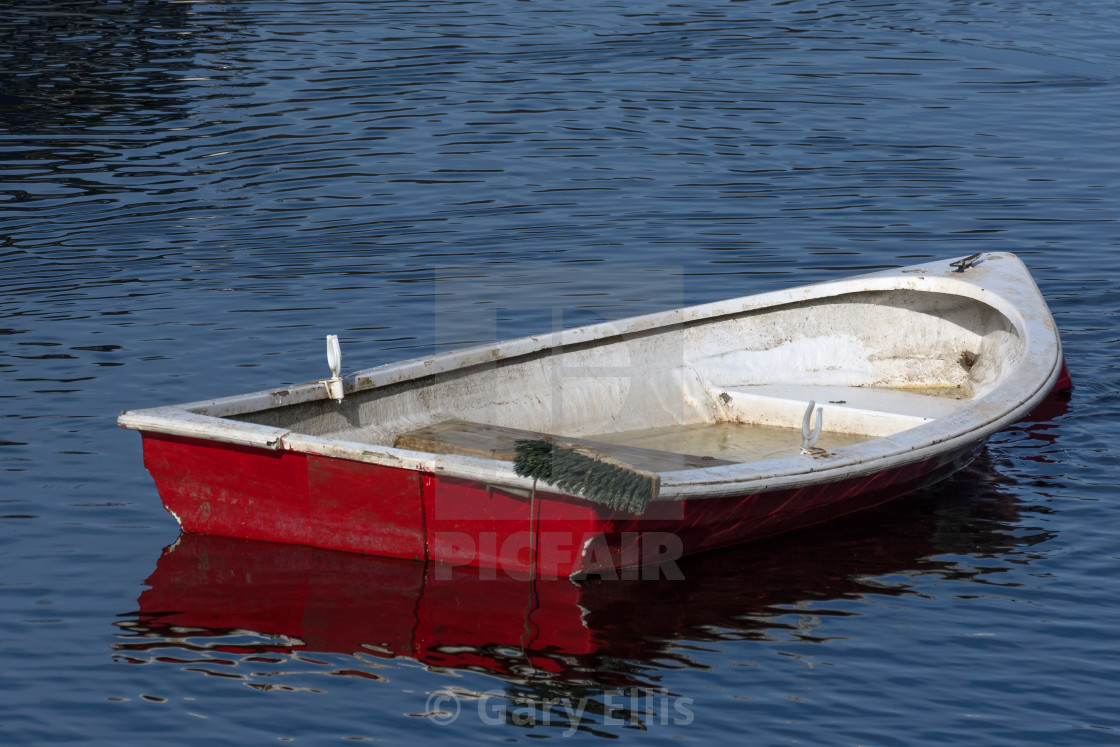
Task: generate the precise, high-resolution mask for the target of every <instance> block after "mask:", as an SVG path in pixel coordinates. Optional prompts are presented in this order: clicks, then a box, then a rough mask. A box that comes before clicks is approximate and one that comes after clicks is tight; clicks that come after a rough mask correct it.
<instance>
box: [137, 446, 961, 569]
mask: <svg viewBox="0 0 1120 747" xmlns="http://www.w3.org/2000/svg"><path fill="white" fill-rule="evenodd" d="M977 446H978V444H977V445H973V446H971V447H969V448H968V449H965V450H958V451H955V452H952V453H948V454H944V455H941V456H939V457H938V458H936V459H928V460H925V461H922V462H917V463H914V464H910V465H907V466H905V467H902V468H899V469H896V470H891V471H886V472H880V473H877V474H873V475H869V476H865V477H860V478H854V479H850V480H844V481H839V482H833V483H823V484H817V485H810V486H807V487H803V488H799V489H795V490H780V491H773V492H767V493H759V494H755V495H745V496H736V497H729V498H705V499H694V500H688V501H674V502H655V503H653V504H651V506H650V509H649V510H648V511H647V512H646V513H645V514H644V515H642V516H633V515H630V514H625V513H619V512H612V511H609V510H606V509H603V508H602V507H600V506H596V505H594V504H591V503H588V502H586V501H583V500H580V499H578V498H572V497H569V496H564V495H556V494H551V493H538V494H537V499H536V501H535V502H533V501H530V500H529V499H528V498H525V497H522V496H519V495H516V494H513V493H510V492H506V491H503V490H501V489H498V488H494V487H489V486H486V485H482V484H479V483H475V482H470V481H466V480H460V479H455V478H448V477H442V476H436V475H431V474H420V473H416V472H411V471H408V470H404V469H398V468H392V467H384V466H380V465H373V464H364V463H360V462H351V461H346V460H341V459H330V458H324V457H319V456H315V455H306V454H299V453H293V452H277V451H270V450H267V449H255V448H251V447H244V446H235V445H231V444H223V443H217V442H212V441H204V440H199V439H191V438H183V437H179V436H166V435H161V434H152V433H146V434H144V457H145V465H146V466H147V468H148V470H149V472H150V473H151V474H152V476H153V478H154V479H155V481H156V485H157V486H158V488H159V492H160V495H161V497H162V499H163V502H164V505H165V506H166V507H167V509H168V510H169V511H170V512H171V513H172V514H173V515H174V516H175V517H176V518H177V519H178V520H179V523H180V524H181V526H182V528H183V529H184V530H185V531H188V532H194V533H197V534H216V535H224V536H229V537H243V538H247V539H257V540H267V541H272V542H285V543H294V544H301V545H311V546H315V547H323V548H328V549H331V550H343V551H347V552H356V553H363V554H371V555H382V556H387V557H396V558H408V559H414V560H421V559H427V560H433V561H437V562H440V563H444V564H446V565H449V566H474V567H480V568H493V569H501V570H502V571H504V572H506V573H509V574H528V573H529V572H530V571H532V572H535V573H536V574H538V575H541V576H550V577H551V576H569V575H574V574H583V573H600V574H610V573H614V572H615V569H620V568H622V569H633V570H624V571H622V575H623V577H630V578H637V577H638V576H639V575H640V574H641V573H653V574H660V573H665V574H667V575H672V574H673V572H674V566H673V565H672V561H673V560H676V559H677V558H679V557H681V556H682V555H685V554H690V553H694V552H698V551H701V550H707V549H711V548H715V547H723V546H727V545H731V544H736V543H739V542H744V541H749V540H755V539H759V538H762V537H768V536H771V535H775V534H780V533H782V532H787V531H789V530H792V529H797V528H800V527H805V526H810V525H813V524H819V523H821V522H824V521H828V520H830V519H833V518H836V517H839V516H842V515H845V514H849V513H852V512H854V511H859V510H862V509H865V508H870V507H872V506H876V505H879V504H881V503H884V502H886V501H888V500H891V499H893V498H896V497H898V496H900V495H904V494H906V493H909V492H911V491H913V490H916V489H919V488H921V487H923V486H925V485H928V484H930V483H932V482H934V481H936V480H939V479H941V478H944V477H946V476H948V475H950V474H952V473H953V472H955V471H956V470H958V469H960V468H961V467H963V466H964V465H966V464H967V463H968V462H969V461H971V459H972V458H973V456H974V455H975V450H976V447H977ZM534 505H535V509H533V506H534ZM531 509H533V510H532V511H531ZM531 513H532V516H531ZM640 566H646V570H645V571H638V570H636V569H637V568H638V567H640Z"/></svg>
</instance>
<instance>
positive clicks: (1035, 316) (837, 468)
mask: <svg viewBox="0 0 1120 747" xmlns="http://www.w3.org/2000/svg"><path fill="white" fill-rule="evenodd" d="M950 261H951V260H942V261H937V262H932V263H927V264H923V265H915V266H912V267H904V268H899V269H894V270H886V271H882V272H877V273H872V274H868V275H861V276H857V277H853V278H846V279H839V280H832V281H826V282H823V283H818V284H814V285H807V286H801V287H797V288H790V289H784V290H779V291H772V292H769V293H763V294H759V295H754V296H746V297H742V298H737V299H730V300H725V301H717V302H713V303H708V304H703V305H699V306H692V307H687V308H683V309H673V310H670V311H664V312H656V313H653V314H646V315H643V316H638V317H631V318H628V319H622V320H618V321H615V322H610V323H600V324H594V325H588V326H585V327H578V328H573V329H566V330H560V331H557V332H552V333H548V334H543V335H534V336H528V337H522V338H517V339H513V340H506V341H502V342H498V343H495V344H488V345H479V346H475V347H470V348H465V349H461V350H456V351H450V352H447V353H442V354H439V355H436V356H432V357H424V358H416V359H412V360H407V361H402V362H399V363H391V364H387V365H383V366H378V367H375V368H370V369H366V370H363V371H358V372H356V373H353V374H350V375H348V376H345V377H344V379H343V380H344V386H345V391H346V393H347V394H348V395H349V394H352V393H355V392H360V391H365V390H368V389H375V388H378V387H382V386H387V385H390V384H397V383H400V382H406V381H413V380H419V379H423V378H425V377H428V376H432V375H435V374H439V373H445V372H449V371H454V370H457V369H460V368H464V367H469V366H474V365H479V364H485V363H493V362H495V361H500V360H512V359H516V358H518V357H522V356H527V355H531V354H534V353H538V352H541V351H545V350H549V349H551V348H554V347H556V346H568V345H575V344H583V343H588V342H595V341H608V340H611V339H612V338H616V337H620V336H624V335H630V334H635V333H640V332H649V331H654V330H657V329H659V328H668V329H672V328H674V327H675V326H676V325H679V324H681V323H685V322H693V321H697V320H704V319H716V318H719V317H722V316H727V315H734V314H740V313H743V312H746V311H752V310H757V309H764V308H767V307H771V306H779V305H784V304H789V303H796V302H805V301H813V300H819V299H825V298H830V297H833V296H840V295H846V294H850V293H858V292H863V291H890V290H913V291H916V292H930V293H942V294H947V295H957V296H962V297H966V298H970V299H973V300H976V301H978V302H980V303H983V304H987V305H988V306H990V307H992V308H994V309H995V310H996V311H998V312H999V313H1001V314H1002V315H1003V316H1004V317H1006V318H1007V320H1008V321H1009V322H1010V323H1011V324H1012V325H1013V326H1014V327H1015V329H1016V332H1017V334H1018V335H1019V336H1020V338H1021V339H1022V341H1023V350H1024V354H1023V355H1022V357H1021V359H1020V361H1019V363H1018V365H1017V366H1016V367H1015V368H1013V369H1012V370H1011V371H1010V372H1009V374H1008V375H1007V376H1006V377H1005V378H1004V379H1003V380H1002V381H1001V382H1000V383H999V384H998V385H996V387H995V388H993V389H992V390H991V391H990V392H988V393H987V394H986V395H985V396H983V397H981V398H980V399H978V400H976V401H971V402H969V403H968V404H967V405H965V406H963V407H961V408H960V409H959V410H957V411H956V412H954V413H952V414H950V415H947V416H945V417H942V418H938V419H936V420H933V421H930V422H928V423H925V424H922V425H918V426H916V427H914V428H910V429H909V430H905V431H902V432H900V433H897V434H894V435H892V436H885V437H881V438H876V439H871V440H869V441H865V442H863V443H860V444H854V445H851V446H846V447H843V448H840V449H837V450H835V451H834V452H830V453H828V454H826V455H824V456H802V455H797V456H792V457H783V458H777V459H769V460H764V461H757V462H744V463H739V464H732V465H725V466H718V467H708V468H704V469H692V470H680V471H674V472H664V473H662V474H661V492H660V495H659V496H658V499H657V500H658V501H669V500H686V499H687V500H692V499H701V498H716V497H722V496H732V495H746V494H750V493H759V492H765V491H771V490H778V489H786V488H796V487H801V486H804V485H809V484H813V483H820V482H834V481H838V480H843V479H847V478H853V477H860V476H865V475H869V474H874V473H877V472H882V471H886V470H892V469H897V468H900V467H904V466H906V465H908V464H912V463H915V462H919V461H922V460H924V459H927V458H930V457H933V456H936V455H938V454H941V453H946V452H951V451H955V450H958V449H965V448H968V447H969V446H971V445H975V444H979V443H981V442H983V441H984V440H986V439H987V438H988V437H989V436H991V435H992V434H993V433H995V432H996V431H998V430H1000V429H1002V428H1004V427H1006V426H1008V425H1010V424H1011V423H1014V422H1015V421H1017V420H1019V419H1020V418H1022V417H1023V416H1025V415H1027V414H1028V413H1029V412H1030V411H1031V410H1032V409H1034V407H1036V406H1037V405H1038V403H1039V402H1041V401H1042V400H1043V399H1044V398H1045V397H1046V395H1047V394H1049V392H1050V391H1051V390H1052V389H1053V387H1054V385H1055V383H1056V382H1057V379H1058V376H1059V375H1060V373H1061V368H1062V351H1061V342H1060V340H1059V338H1058V334H1057V331H1056V328H1055V326H1054V322H1053V319H1052V317H1051V315H1050V311H1049V309H1048V308H1047V307H1046V303H1045V301H1044V299H1043V298H1042V295H1041V293H1040V292H1039V290H1038V288H1037V286H1036V285H1035V283H1034V281H1033V280H1032V279H1031V277H1030V273H1029V271H1028V270H1027V269H1026V267H1025V266H1024V265H1023V263H1022V262H1021V261H1020V260H1019V259H1018V257H1016V256H1015V255H1013V254H1010V253H999V254H984V255H982V257H981V259H980V261H979V262H978V263H977V265H976V266H974V267H973V268H971V269H969V270H967V271H966V272H963V273H956V272H953V271H952V268H950V266H949V263H950ZM322 399H327V393H326V387H325V385H324V381H322V380H320V381H314V382H308V383H305V384H299V385H295V386H291V387H283V388H279V389H272V390H266V391H261V392H254V393H250V394H243V395H237V396H233V397H225V398H221V399H212V400H205V401H201V402H194V403H189V404H184V405H176V406H167V407H157V408H149V409H144V410H134V411H130V412H125V413H122V414H121V416H120V418H119V419H118V422H119V424H120V425H121V426H122V427H125V428H131V429H135V430H140V431H148V432H155V433H164V434H170V435H179V436H186V437H192V438H199V439H205V440H210V441H216V442H224V443H233V444H241V445H246V446H255V447H260V448H269V449H285V450H288V451H292V452H300V453H307V454H316V455H321V456H325V457H333V458H338V459H346V460H351V461H358V462H366V463H370V464H379V465H384V466H390V467H396V468H400V469H407V470H415V471H420V472H428V473H434V474H440V475H448V476H453V477H458V478H463V479H468V480H475V481H478V482H482V483H486V484H490V485H495V486H502V487H509V488H516V489H523V490H525V489H529V488H531V487H532V481H531V480H529V479H527V478H523V477H520V476H518V475H517V474H516V473H515V472H514V471H513V467H512V464H510V463H509V462H503V461H497V460H491V459H478V458H474V457H465V456H457V455H435V454H429V453H427V452H416V451H409V450H404V449H396V448H393V447H389V446H378V445H371V444H366V443H359V442H355V441H344V440H337V439H330V438H322V437H318V436H310V435H306V434H301V433H297V432H293V431H289V430H286V429H283V428H274V427H270V426H263V425H257V424H253V423H246V422H241V421H237V420H230V419H228V418H229V417H231V416H235V415H242V414H246V413H251V412H259V411H261V410H265V409H269V408H272V407H278V406H284V405H291V404H299V403H303V402H310V401H315V400H322ZM557 492H560V491H557Z"/></svg>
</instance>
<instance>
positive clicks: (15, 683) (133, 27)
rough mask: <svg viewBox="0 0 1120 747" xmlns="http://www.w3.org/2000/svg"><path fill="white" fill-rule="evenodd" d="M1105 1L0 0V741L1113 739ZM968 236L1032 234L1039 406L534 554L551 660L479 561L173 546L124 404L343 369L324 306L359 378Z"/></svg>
mask: <svg viewBox="0 0 1120 747" xmlns="http://www.w3.org/2000/svg"><path fill="white" fill-rule="evenodd" d="M1117 28H1120V6H1117V5H1116V4H1115V3H1111V2H1093V1H1091V0H1090V1H1089V2H1081V3H1073V4H1061V5H1055V4H1054V3H1049V2H1034V1H1031V0H993V1H992V2H987V3H963V2H951V1H949V0H935V1H923V2H888V3H881V2H875V3H871V2H858V1H856V2H811V1H805V2H796V1H792V0H785V1H783V2H766V1H760V2H726V1H721V2H694V1H692V0H684V1H683V2H674V3H667V2H646V3H623V2H584V1H583V0H564V1H563V2H561V1H559V0H540V1H534V2H531V3H530V2H515V1H513V0H479V1H478V2H472V1H469V0H464V1H462V2H433V3H427V4H418V3H405V2H389V1H385V2H374V1H370V2H342V1H339V2H328V1H312V0H307V1H304V2H300V1H298V0H289V1H286V2H264V1H252V0H244V1H239V0H219V1H217V2H168V1H166V0H147V1H146V0H119V1H116V2H112V1H110V0H84V1H79V0H54V1H51V2H48V1H47V0H8V1H7V2H5V3H4V4H3V7H0V42H2V43H0V474H2V476H3V477H2V479H0V647H2V648H0V683H2V686H0V692H2V695H0V740H2V741H3V742H4V743H7V744H41V743H44V742H47V741H67V740H72V741H80V742H89V743H103V744H118V743H121V742H129V743H168V742H187V741H189V742H203V741H207V742H210V741H219V742H228V743H235V742H236V743H262V742H272V741H297V742H303V743H320V742H324V743H328V742H334V741H340V740H352V739H368V740H384V741H389V742H403V741H414V740H421V739H422V740H435V739H438V740H444V741H449V742H450V741H454V742H467V741H476V740H478V739H487V740H514V741H522V740H529V739H537V738H546V739H562V738H564V737H566V736H568V735H572V734H574V735H576V736H577V737H579V738H582V739H585V740H592V739H599V738H603V739H631V738H649V737H654V738H660V739H668V738H673V739H683V740H691V741H694V742H701V741H706V740H711V739H718V738H720V737H724V736H727V735H730V734H744V735H746V737H747V739H748V740H749V741H750V742H751V743H757V744H775V743H786V742H800V743H808V744H820V743H839V744H877V745H887V744H915V743H925V744H959V745H975V744H1008V745H1019V744H1047V745H1052V744H1063V745H1067V744H1094V743H1095V744H1103V743H1116V742H1117V741H1120V708H1118V706H1117V703H1118V702H1120V700H1118V696H1120V685H1118V681H1120V639H1118V637H1117V631H1118V630H1120V594H1118V579H1120V549H1118V548H1120V507H1118V506H1117V504H1116V498H1117V489H1116V483H1117V478H1118V476H1120V468H1118V466H1117V465H1118V464H1120V461H1118V459H1117V456H1118V452H1120V448H1118V447H1117V444H1116V440H1115V437H1116V435H1117V427H1116V423H1117V422H1118V417H1120V395H1118V391H1120V368H1118V361H1120V353H1118V347H1117V336H1118V335H1117V332H1116V329H1117V321H1118V309H1120V276H1118V274H1117V272H1116V260H1117V256H1118V254H1117V252H1118V238H1120V226H1118V223H1117V221H1118V219H1120V178H1118V176H1120V134H1118V129H1117V126H1116V123H1117V122H1118V121H1120V46H1118V45H1117V43H1116V32H1117ZM974 251H1014V252H1017V253H1018V254H1019V255H1020V256H1021V257H1022V258H1023V259H1024V261H1025V262H1026V263H1027V265H1028V266H1029V267H1030V268H1031V270H1032V272H1033V273H1034V276H1035V278H1036V280H1037V282H1038V284H1039V286H1040V287H1041V288H1042V290H1043V292H1044V294H1045V295H1046V297H1047V299H1048V301H1049V303H1050V305H1051V309H1052V311H1053V313H1054V316H1055V319H1056V321H1057V324H1058V326H1059V328H1060V331H1061V335H1062V338H1063V341H1064V344H1065V347H1066V356H1067V359H1068V361H1069V365H1070V369H1071V371H1072V374H1073V377H1074V380H1075V382H1076V385H1077V388H1076V390H1075V392H1074V395H1073V397H1072V399H1071V400H1070V401H1069V402H1068V403H1057V404H1055V405H1054V406H1053V407H1052V408H1051V409H1050V410H1049V411H1048V412H1046V413H1043V414H1042V415H1040V416H1039V417H1037V418H1036V419H1035V420H1034V421H1032V422H1027V423H1023V424H1020V425H1019V426H1017V427H1015V428H1012V429H1010V430H1008V431H1006V432H1004V433H1001V434H999V435H998V436H997V437H995V438H994V439H993V440H992V442H991V443H990V445H989V446H988V448H987V450H986V452H985V453H984V455H983V456H982V458H981V459H980V460H979V461H978V462H977V463H976V464H975V465H974V466H973V467H972V468H970V469H969V470H968V471H967V472H966V473H965V474H963V475H961V476H960V477H959V478H956V479H954V480H953V481H952V482H951V483H949V484H947V485H945V486H943V487H942V488H941V489H940V490H938V491H935V492H932V493H930V494H928V495H923V496H919V497H915V498H912V499H908V500H906V501H904V502H900V503H898V504H896V505H894V506H891V507H889V508H886V509H883V510H882V511H877V512H874V513H872V514H868V515H866V516H861V517H856V518H854V519H852V520H849V521H845V522H841V523H838V524H836V525H833V526H828V527H823V528H820V529H817V530H814V531H811V532H804V533H800V534H798V535H791V536H789V537H786V538H779V539H777V540H774V541H771V542H768V543H765V544H760V545H756V546H748V547H744V548H739V549H735V550H731V551H728V552H721V553H711V554H708V555H704V556H700V557H697V558H692V559H686V560H684V561H682V562H681V564H680V567H681V570H682V572H683V574H684V575H685V578H686V581H684V582H679V581H665V580H662V581H643V582H621V581H616V582H609V581H605V580H604V581H599V582H591V583H588V584H585V585H584V586H583V587H581V588H580V589H579V590H578V592H579V598H578V599H573V598H572V597H571V593H570V589H566V588H565V587H555V588H554V587H549V588H547V589H544V588H542V589H541V590H540V598H541V599H542V600H545V601H547V602H548V603H549V604H552V605H554V606H553V607H550V608H549V609H550V613H549V614H550V615H552V616H551V617H549V618H548V620H549V624H548V626H547V627H548V630H547V631H546V632H548V633H549V635H551V636H552V637H553V638H554V639H555V640H557V641H559V643H556V644H555V645H551V646H549V647H545V648H544V649H541V650H527V649H526V648H525V647H523V646H519V643H520V642H522V641H523V640H524V639H523V638H522V637H519V634H518V626H519V625H521V624H522V618H521V612H522V609H523V604H522V601H521V597H519V596H518V595H519V594H523V593H524V589H519V588H511V587H510V586H509V585H508V584H500V583H495V584H494V585H492V586H489V587H487V586H478V583H477V581H472V580H471V579H469V578H466V579H460V580H458V581H454V582H449V583H444V584H442V585H440V584H436V583H433V582H432V580H431V579H430V578H428V577H427V576H425V573H424V569H422V568H420V569H417V568H416V567H413V566H409V565H407V564H405V565H404V566H402V565H401V564H395V563H392V562H386V561H380V560H378V559H368V558H353V557H350V556H346V557H344V558H337V557H333V554H326V556H324V555H323V554H322V553H318V554H316V553H308V552H307V551H303V550H299V549H291V548H276V547H272V546H265V548H264V549H261V548H252V549H245V548H243V547H242V546H241V545H239V544H237V543H232V544H231V543H230V542H229V541H214V542H213V543H211V544H205V543H204V544H202V545H199V544H198V543H196V542H186V543H184V544H183V545H181V546H180V550H177V551H176V552H175V553H172V554H170V555H168V556H166V557H164V558H163V559H162V560H161V555H162V554H163V550H164V547H165V546H168V545H171V544H172V543H173V542H175V540H176V537H177V528H176V524H175V522H174V520H173V519H172V518H171V517H170V516H169V515H167V514H166V513H165V512H164V510H163V509H162V507H161V504H160V501H159V498H158V496H157V494H156V491H155V488H154V486H153V484H152V482H151V480H150V479H149V477H148V476H147V474H146V472H145V471H144V468H143V464H142V460H141V453H140V440H139V437H138V436H137V435H136V434H135V433H132V432H125V431H121V430H118V429H117V428H116V427H115V417H116V415H117V413H118V412H119V411H120V410H122V409H131V408H138V407H147V406H154V405H157V404H172V403H177V402H183V401H193V400H198V399H203V398H206V397H211V396H219V395H229V394H238V393H241V392H245V391H253V390H258V389H263V388H268V387H272V386H275V385H279V384H280V383H283V382H295V381H305V380H309V379H315V378H320V377H322V376H325V375H326V365H325V361H324V356H323V351H322V347H323V345H322V337H323V335H325V334H328V333H337V334H339V335H340V336H341V338H342V341H343V345H344V366H346V367H347V368H348V370H354V368H357V367H365V366H370V365H374V364H378V363H384V362H389V361H393V360H400V359H404V358H408V357H413V356H417V355H422V354H426V353H428V352H430V351H431V350H433V348H436V347H438V348H441V349H442V348H444V347H446V346H450V345H456V344H462V343H464V342H469V341H474V340H477V339H485V338H486V337H493V336H494V335H495V334H496V335H499V336H508V335H516V334H527V333H532V332H537V331H541V330H543V329H549V328H550V325H552V324H553V322H554V321H555V320H561V321H562V323H564V324H577V323H580V322H583V321H590V320H593V319H598V318H604V317H605V318H612V317H618V316H622V315H629V314H632V313H639V312H644V311H648V310H650V309H656V308H668V307H674V306H678V305H680V304H681V303H694V302H701V301H709V300H716V299H720V298H725V297H731V296H738V295H745V294H749V293H754V292H759V291H765V290H770V289H775V288H783V287H789V286H792V285H797V284H801V283H805V282H812V281H818V280H822V279H826V278H834V277H840V276H843V275H846V274H851V273H854V272H858V271H863V270H868V269H873V268H881V267H892V266H899V265H904V264H911V263H914V262H918V261H925V260H927V259H936V258H941V257H953V256H959V255H962V254H966V253H971V252H974ZM480 308H481V309H487V310H490V309H494V310H496V312H495V313H494V314H493V315H492V316H491V317H488V318H490V319H495V320H496V321H495V322H492V323H490V326H489V327H486V328H484V329H483V328H479V326H478V325H476V324H473V323H468V322H467V321H464V319H467V318H468V317H470V315H469V314H467V315H464V314H462V313H461V312H462V311H463V310H471V309H475V310H477V309H480ZM471 318H473V317H471ZM169 558H179V560H177V561H174V562H172V561H171V560H169ZM176 563H178V565H176ZM449 721H450V723H447V722H449Z"/></svg>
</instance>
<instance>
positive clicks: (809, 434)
mask: <svg viewBox="0 0 1120 747" xmlns="http://www.w3.org/2000/svg"><path fill="white" fill-rule="evenodd" d="M815 407H816V410H817V426H816V428H812V427H810V424H811V423H812V419H813V408H815ZM823 416H824V408H823V407H817V403H816V402H809V406H808V407H807V408H806V409H805V417H804V418H802V419H801V453H802V454H807V455H810V456H816V455H819V454H824V453H825V450H824V449H822V448H819V447H818V446H817V445H816V443H817V439H818V438H820V437H821V430H822V428H821V421H822V419H823Z"/></svg>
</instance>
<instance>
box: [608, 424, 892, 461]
mask: <svg viewBox="0 0 1120 747" xmlns="http://www.w3.org/2000/svg"><path fill="white" fill-rule="evenodd" d="M872 438H875V436H869V435H867V434H863V433H837V432H835V431H823V432H822V433H821V436H820V439H819V440H818V441H817V443H816V446H817V448H821V449H825V450H826V451H831V450H833V449H838V448H840V447H842V446H850V445H852V444H858V443H862V442H864V441H869V440H871V439H872ZM594 440H596V441H599V442H602V443H609V444H622V445H625V446H636V447H640V448H643V449H655V450H658V451H675V452H680V453H682V454H696V455H700V456H710V457H713V458H715V459H721V460H725V461H729V462H754V461H759V460H762V459H774V458H778V457H785V456H793V455H795V454H798V453H800V451H801V429H800V428H786V427H782V426H775V425H755V424H751V423H694V424H692V425H674V426H668V427H661V428H640V429H638V430H632V431H623V432H621V433H603V434H599V435H596V436H595V437H594Z"/></svg>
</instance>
